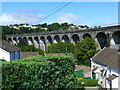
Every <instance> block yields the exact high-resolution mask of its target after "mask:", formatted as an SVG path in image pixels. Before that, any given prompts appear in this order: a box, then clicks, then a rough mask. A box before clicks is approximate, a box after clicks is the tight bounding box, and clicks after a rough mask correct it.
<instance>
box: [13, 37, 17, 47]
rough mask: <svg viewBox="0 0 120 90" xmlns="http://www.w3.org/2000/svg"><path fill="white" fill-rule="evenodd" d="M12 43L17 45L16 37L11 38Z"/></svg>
mask: <svg viewBox="0 0 120 90" xmlns="http://www.w3.org/2000/svg"><path fill="white" fill-rule="evenodd" d="M13 44H15V45H17V39H16V37H14V38H13Z"/></svg>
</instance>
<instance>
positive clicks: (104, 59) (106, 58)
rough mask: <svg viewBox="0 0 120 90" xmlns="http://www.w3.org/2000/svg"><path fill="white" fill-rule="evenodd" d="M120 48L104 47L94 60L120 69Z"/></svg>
mask: <svg viewBox="0 0 120 90" xmlns="http://www.w3.org/2000/svg"><path fill="white" fill-rule="evenodd" d="M118 51H119V49H114V48H104V49H103V50H101V51H100V52H99V53H97V54H96V55H95V56H94V57H93V58H92V60H93V61H96V62H98V63H100V64H104V65H107V66H108V67H110V68H113V69H117V70H120V63H118V62H120V53H119V52H118Z"/></svg>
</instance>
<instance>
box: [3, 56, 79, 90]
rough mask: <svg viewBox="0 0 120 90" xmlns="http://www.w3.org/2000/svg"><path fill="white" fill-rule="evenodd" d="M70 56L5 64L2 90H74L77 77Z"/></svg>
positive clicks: (37, 58)
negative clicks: (61, 89)
mask: <svg viewBox="0 0 120 90" xmlns="http://www.w3.org/2000/svg"><path fill="white" fill-rule="evenodd" d="M74 68H75V66H74V63H73V58H72V57H70V56H59V55H53V56H46V57H45V56H35V57H30V58H26V59H21V60H15V61H12V62H3V64H2V70H3V82H2V88H3V89H5V88H13V89H15V88H18V89H19V88H74V87H75V85H76V82H77V81H76V75H75V73H74Z"/></svg>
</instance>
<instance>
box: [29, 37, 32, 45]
mask: <svg viewBox="0 0 120 90" xmlns="http://www.w3.org/2000/svg"><path fill="white" fill-rule="evenodd" d="M28 45H33V39H32V37H29V38H28Z"/></svg>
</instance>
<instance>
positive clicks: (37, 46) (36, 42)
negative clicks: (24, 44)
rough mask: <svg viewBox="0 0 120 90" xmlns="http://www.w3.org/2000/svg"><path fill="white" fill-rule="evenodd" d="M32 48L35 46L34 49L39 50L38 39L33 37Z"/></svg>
mask: <svg viewBox="0 0 120 90" xmlns="http://www.w3.org/2000/svg"><path fill="white" fill-rule="evenodd" d="M34 46H35V47H36V48H39V39H38V37H37V36H36V37H34Z"/></svg>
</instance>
